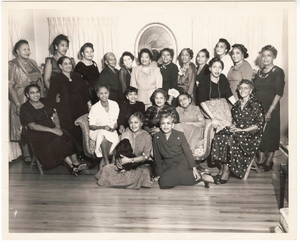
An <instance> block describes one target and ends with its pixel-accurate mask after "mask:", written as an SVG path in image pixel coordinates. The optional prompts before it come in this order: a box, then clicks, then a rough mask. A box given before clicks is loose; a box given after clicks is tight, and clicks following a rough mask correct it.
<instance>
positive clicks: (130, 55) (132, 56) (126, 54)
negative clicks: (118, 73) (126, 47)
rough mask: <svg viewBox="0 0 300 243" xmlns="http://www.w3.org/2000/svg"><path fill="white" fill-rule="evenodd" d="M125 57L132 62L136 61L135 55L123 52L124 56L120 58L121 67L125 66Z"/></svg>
mask: <svg viewBox="0 0 300 243" xmlns="http://www.w3.org/2000/svg"><path fill="white" fill-rule="evenodd" d="M125 56H128V57H130V58H131V60H132V61H134V55H133V54H132V53H131V52H129V51H125V52H123V54H122V56H121V58H120V64H121V65H124V61H123V57H125Z"/></svg>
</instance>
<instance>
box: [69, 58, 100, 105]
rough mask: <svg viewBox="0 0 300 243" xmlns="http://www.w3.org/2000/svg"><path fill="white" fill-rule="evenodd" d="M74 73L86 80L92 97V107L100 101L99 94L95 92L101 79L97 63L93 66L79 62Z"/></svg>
mask: <svg viewBox="0 0 300 243" xmlns="http://www.w3.org/2000/svg"><path fill="white" fill-rule="evenodd" d="M74 72H77V73H79V74H80V75H81V77H82V78H83V79H84V81H85V83H86V85H87V87H88V89H89V93H90V96H91V102H92V105H94V104H95V103H97V102H98V101H99V98H98V97H97V94H96V92H95V86H96V83H97V81H98V79H99V75H100V73H99V70H98V67H97V63H95V62H94V61H93V64H92V65H89V66H87V65H85V64H84V63H83V62H78V63H77V65H76V66H75V69H74Z"/></svg>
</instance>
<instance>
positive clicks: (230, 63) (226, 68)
mask: <svg viewBox="0 0 300 243" xmlns="http://www.w3.org/2000/svg"><path fill="white" fill-rule="evenodd" d="M221 60H222V62H223V63H224V68H223V71H222V73H223V74H224V75H225V76H226V77H227V75H228V72H229V70H230V68H231V67H232V66H233V61H232V59H231V56H230V55H229V54H227V55H225V56H224V57H223V58H222V59H221Z"/></svg>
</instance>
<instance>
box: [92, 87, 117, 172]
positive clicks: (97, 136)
mask: <svg viewBox="0 0 300 243" xmlns="http://www.w3.org/2000/svg"><path fill="white" fill-rule="evenodd" d="M96 92H97V95H98V97H99V101H98V102H97V103H96V104H95V105H93V106H92V108H91V110H90V113H89V127H90V138H91V139H92V140H93V141H95V142H96V147H95V154H96V156H97V157H98V158H101V157H103V158H102V160H101V163H100V166H101V167H102V166H104V165H108V164H109V159H108V156H109V155H110V154H111V153H112V151H113V150H114V148H115V147H116V145H117V144H118V142H119V138H118V133H117V131H116V129H117V127H118V124H117V119H118V116H119V111H120V110H119V106H118V103H117V102H115V101H113V100H109V99H108V97H109V86H108V85H107V84H103V83H99V84H97V85H96Z"/></svg>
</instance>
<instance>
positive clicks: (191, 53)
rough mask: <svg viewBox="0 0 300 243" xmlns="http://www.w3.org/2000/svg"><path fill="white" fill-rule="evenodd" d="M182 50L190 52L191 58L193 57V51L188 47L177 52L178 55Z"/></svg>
mask: <svg viewBox="0 0 300 243" xmlns="http://www.w3.org/2000/svg"><path fill="white" fill-rule="evenodd" d="M183 51H187V52H188V53H189V54H190V57H191V59H192V58H193V56H194V52H193V50H192V49H190V48H183V49H182V50H181V52H180V53H179V56H181V54H182V52H183Z"/></svg>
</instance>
